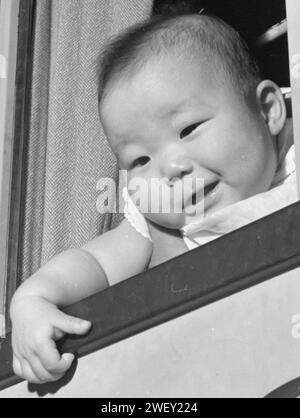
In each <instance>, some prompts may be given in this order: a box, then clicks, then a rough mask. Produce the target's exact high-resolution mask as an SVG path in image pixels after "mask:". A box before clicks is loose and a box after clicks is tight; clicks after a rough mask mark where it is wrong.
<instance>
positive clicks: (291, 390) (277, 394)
mask: <svg viewBox="0 0 300 418" xmlns="http://www.w3.org/2000/svg"><path fill="white" fill-rule="evenodd" d="M296 398H300V378H298V379H295V380H292V381H291V382H289V383H286V384H285V385H283V386H281V387H280V388H278V389H276V390H274V391H273V392H272V393H270V394H269V395H267V396H266V399H296Z"/></svg>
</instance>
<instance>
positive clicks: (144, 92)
mask: <svg viewBox="0 0 300 418" xmlns="http://www.w3.org/2000/svg"><path fill="white" fill-rule="evenodd" d="M100 113H101V119H102V122H103V126H104V130H105V132H106V134H107V136H108V138H109V140H110V142H111V146H112V148H113V150H114V152H115V154H116V156H117V158H118V161H119V165H120V168H121V169H124V170H127V172H128V178H129V181H131V180H132V179H136V178H142V179H143V180H144V181H146V182H147V184H148V185H149V186H150V182H151V180H152V179H163V184H164V187H166V188H167V189H171V190H172V188H173V186H174V184H175V183H176V182H178V181H182V180H183V179H186V178H189V179H192V180H193V185H194V186H193V188H192V190H191V191H190V195H189V196H185V197H184V199H183V203H182V209H183V212H182V213H181V214H178V213H169V214H165V213H156V214H154V213H148V214H145V216H146V217H147V218H148V219H150V220H152V221H154V222H156V223H158V224H160V225H162V226H165V227H167V228H181V227H182V226H184V225H185V224H186V221H187V220H186V215H185V210H186V209H188V211H189V213H191V209H193V207H195V208H196V207H197V205H200V204H201V205H202V207H203V200H202V198H203V186H201V187H202V190H197V187H198V188H199V184H201V183H198V186H196V179H202V180H203V181H204V185H205V189H204V212H205V215H209V214H212V213H213V212H215V211H217V210H219V209H222V208H224V207H225V206H228V205H230V204H233V203H235V202H238V201H240V200H243V199H246V198H248V197H250V196H253V195H255V194H258V193H261V192H264V191H266V190H268V189H269V187H270V185H271V183H272V180H273V177H274V174H275V171H276V167H277V153H276V145H275V140H274V137H272V135H271V134H270V132H269V129H268V126H267V124H266V123H265V121H264V118H263V116H262V113H261V111H260V108H259V106H258V105H250V104H246V103H245V101H244V100H243V99H242V97H240V96H239V95H238V94H237V93H236V92H235V91H234V89H232V88H231V86H230V85H229V83H228V82H225V81H224V83H223V81H222V80H221V81H220V82H219V83H218V85H216V83H215V82H214V77H213V76H211V75H210V74H209V71H206V72H203V71H201V69H200V66H199V65H196V64H195V63H185V62H174V60H173V61H172V60H167V59H165V60H164V61H163V62H156V63H152V64H151V65H148V66H147V67H146V68H144V69H143V70H141V71H140V72H139V73H138V74H137V75H136V76H134V77H132V78H131V79H129V80H120V81H118V82H115V83H114V84H113V86H112V88H111V90H110V91H109V93H108V95H107V96H106V98H105V100H104V102H103V103H102V105H101V109H100ZM150 189H151V188H150V187H149V190H150ZM150 198H151V199H154V198H156V197H154V196H150ZM180 205H181V203H180Z"/></svg>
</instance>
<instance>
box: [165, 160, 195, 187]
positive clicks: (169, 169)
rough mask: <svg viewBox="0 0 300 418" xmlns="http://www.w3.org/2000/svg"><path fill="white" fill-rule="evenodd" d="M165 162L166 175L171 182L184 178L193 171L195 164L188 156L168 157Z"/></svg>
mask: <svg viewBox="0 0 300 418" xmlns="http://www.w3.org/2000/svg"><path fill="white" fill-rule="evenodd" d="M162 163H163V171H164V177H167V179H168V180H169V182H170V183H174V182H176V181H177V180H181V179H183V178H184V177H185V176H187V175H189V174H191V173H192V172H193V164H192V162H191V161H190V160H189V159H188V158H181V157H177V158H168V157H166V159H165V161H163V162H162Z"/></svg>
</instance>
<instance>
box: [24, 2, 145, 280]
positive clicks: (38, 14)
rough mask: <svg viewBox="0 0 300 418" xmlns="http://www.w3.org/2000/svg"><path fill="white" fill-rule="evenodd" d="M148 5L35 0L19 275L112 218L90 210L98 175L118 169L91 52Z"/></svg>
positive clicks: (108, 174)
mask: <svg viewBox="0 0 300 418" xmlns="http://www.w3.org/2000/svg"><path fill="white" fill-rule="evenodd" d="M151 10H152V0H51V1H50V0H37V2H36V11H35V30H34V40H33V42H34V59H33V81H32V95H31V121H30V126H29V129H30V132H29V141H28V144H27V147H26V155H25V160H26V167H25V170H24V176H25V177H24V184H25V201H24V208H25V209H24V211H25V215H24V225H23V243H22V251H21V253H20V263H19V264H20V266H21V268H20V272H19V276H20V277H19V279H20V280H25V279H26V278H28V277H29V276H30V275H31V274H32V273H33V272H35V271H36V270H37V269H38V268H39V267H40V266H41V265H42V264H44V263H45V262H46V261H47V260H49V258H51V257H52V256H54V255H55V254H57V253H59V252H61V251H63V250H65V249H68V248H72V247H79V246H81V245H83V244H84V243H86V242H87V241H89V240H90V239H92V238H93V237H95V236H96V235H99V234H101V233H103V232H105V231H107V230H108V229H110V228H111V227H112V226H113V225H116V224H117V223H118V221H119V220H120V219H119V217H118V216H112V215H110V214H106V215H104V214H100V213H99V212H98V211H97V209H96V201H97V198H98V195H97V193H99V192H97V190H96V185H97V182H98V180H99V179H101V178H103V177H110V178H113V179H115V180H116V179H117V176H118V170H117V166H116V160H115V158H114V156H113V154H112V152H111V150H110V148H109V145H108V143H107V141H106V138H105V136H104V134H103V132H102V128H101V124H100V121H99V116H98V103H97V75H96V66H97V57H98V55H99V52H100V51H101V49H102V48H103V46H104V45H105V43H106V42H107V41H108V40H109V39H110V38H111V37H112V36H113V35H115V34H117V33H118V32H120V31H122V30H123V29H125V28H126V27H128V26H130V25H132V24H135V23H137V22H139V21H141V20H144V19H145V18H147V17H149V15H150V14H151Z"/></svg>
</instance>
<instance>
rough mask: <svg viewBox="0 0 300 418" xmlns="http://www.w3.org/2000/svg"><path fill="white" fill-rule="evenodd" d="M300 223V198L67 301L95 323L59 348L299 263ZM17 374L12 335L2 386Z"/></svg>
mask: <svg viewBox="0 0 300 418" xmlns="http://www.w3.org/2000/svg"><path fill="white" fill-rule="evenodd" d="M299 225H300V203H297V204H295V205H292V206H290V207H288V208H286V209H284V210H282V211H280V212H277V213H275V214H273V215H271V216H268V217H267V218H264V219H261V220H259V221H257V222H255V223H253V224H251V225H249V226H247V227H245V228H242V229H240V230H238V231H235V232H233V233H231V234H228V235H226V236H224V237H222V238H220V239H219V240H217V241H214V242H212V243H210V244H208V245H205V246H203V247H201V248H198V249H196V250H193V251H190V252H188V253H186V254H184V255H182V256H180V257H178V258H175V259H173V260H171V261H169V262H167V263H164V264H162V265H160V266H158V267H155V268H154V269H152V270H149V271H148V272H146V273H143V274H140V275H138V276H136V277H133V278H131V279H129V280H126V281H124V282H122V283H120V284H118V285H117V286H114V287H111V288H109V289H107V290H105V291H104V292H101V293H99V294H96V295H94V296H92V297H90V298H88V299H85V300H83V301H82V302H80V303H77V304H75V305H73V306H71V307H69V308H68V309H67V310H66V311H67V312H68V313H69V314H72V315H75V316H79V317H81V318H85V319H88V320H91V321H93V329H92V331H91V333H90V334H89V335H88V336H86V337H83V338H78V337H76V338H73V337H69V338H67V339H65V340H64V341H63V342H62V343H61V349H62V350H63V351H71V352H75V353H76V354H77V355H78V356H79V357H81V356H84V355H87V354H89V353H91V352H94V351H96V350H99V349H101V348H103V347H106V346H108V345H110V344H113V343H115V342H117V341H120V340H122V339H124V338H127V337H129V336H132V335H134V334H137V333H139V332H141V331H144V330H146V329H148V328H150V327H154V326H156V325H158V324H160V323H163V322H165V321H168V320H170V319H172V318H176V317H178V316H180V315H183V314H185V313H188V312H190V311H192V310H194V309H198V308H201V307H203V306H205V305H208V304H209V303H212V302H215V301H218V300H220V299H222V298H225V297H226V296H229V295H232V294H234V293H237V292H239V291H242V290H244V289H247V288H249V287H251V286H254V285H257V284H259V283H261V282H263V281H266V280H269V279H271V278H273V277H275V276H278V275H280V274H282V273H284V272H286V271H288V270H291V269H294V268H296V267H299V266H300V228H299ZM19 381H20V380H19V379H18V378H16V377H15V376H13V372H12V367H11V348H10V338H9V337H8V338H7V339H6V340H4V341H3V342H2V345H1V348H0V389H4V388H6V387H8V386H10V385H13V384H16V383H18V382H19ZM56 385H59V383H58V384H56ZM56 387H58V386H56ZM52 390H53V389H52ZM54 391H55V389H54Z"/></svg>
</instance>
